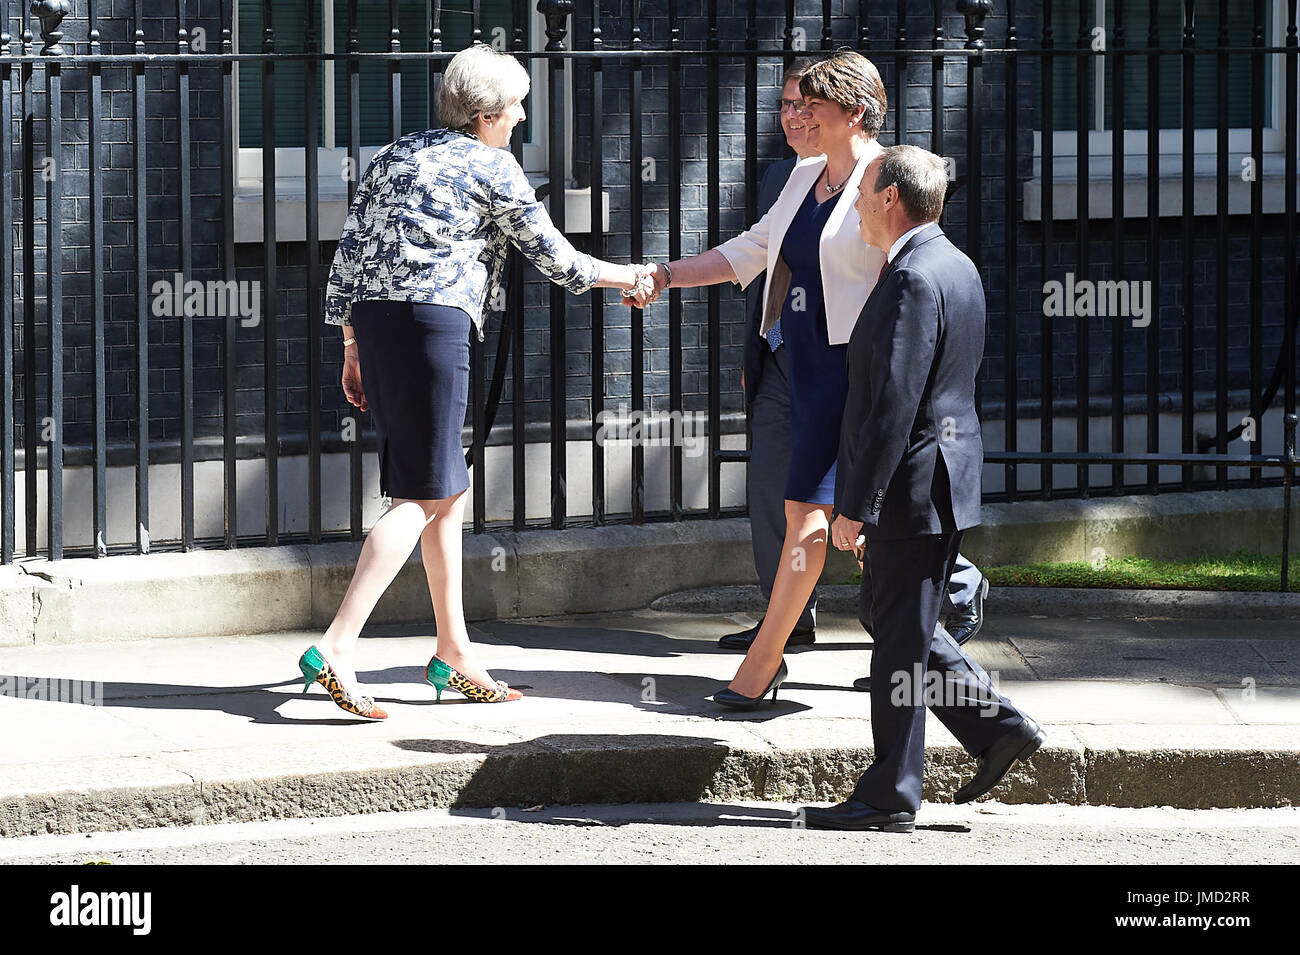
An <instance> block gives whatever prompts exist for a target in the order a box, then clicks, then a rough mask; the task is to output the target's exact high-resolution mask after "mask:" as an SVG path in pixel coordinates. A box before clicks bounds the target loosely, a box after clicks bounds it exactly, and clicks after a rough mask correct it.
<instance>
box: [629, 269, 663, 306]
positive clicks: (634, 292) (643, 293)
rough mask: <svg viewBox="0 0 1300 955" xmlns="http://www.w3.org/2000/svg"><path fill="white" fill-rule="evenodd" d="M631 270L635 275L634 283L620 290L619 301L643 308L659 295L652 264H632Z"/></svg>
mask: <svg viewBox="0 0 1300 955" xmlns="http://www.w3.org/2000/svg"><path fill="white" fill-rule="evenodd" d="M632 271H633V272H634V273H635V275H636V284H635V285H633V286H632V288H630V289H623V290H622V295H621V301H622V303H623V304H624V305H627V306H631V307H635V308H645V307H646V306H647V305H649V304H650V303H651V302H653V301H654V300H655V299H657V298H658V297H659V291H658V289H657V288H656V284H655V281H654V266H652V265H634V266H632Z"/></svg>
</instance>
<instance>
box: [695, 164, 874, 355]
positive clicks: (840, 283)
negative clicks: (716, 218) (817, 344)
mask: <svg viewBox="0 0 1300 955" xmlns="http://www.w3.org/2000/svg"><path fill="white" fill-rule="evenodd" d="M882 150H883V147H882V146H881V145H880V143H879V142H877V141H876V140H874V139H873V140H870V141H869V142H868V143H867V148H866V149H865V150H864V151H863V153H862V155H861V156H859V157H858V164H857V165H856V166H855V167H854V168H853V172H852V174H851V175H850V176H849V178H848V179H846V180H845V182H844V189H843V191H842V192H840V196H839V199H838V200H836V203H835V208H834V209H832V210H831V215H830V218H829V219H828V220H826V227H825V228H824V229H823V230H822V235H821V240H820V242H819V244H818V247H819V249H820V254H821V272H822V295H823V298H824V300H825V302H826V331H827V333H828V335H829V340H830V343H831V344H832V345H843V344H845V343H847V342H848V340H849V336H850V335H852V334H853V326H854V325H855V324H857V321H858V313H859V312H861V311H862V306H863V305H865V304H866V303H867V296H868V295H870V294H871V290H872V289H873V288H875V286H876V279H877V278H878V277H879V276H880V269H881V268H882V267H883V266H884V264H885V253H884V252H882V251H880V250H879V249H877V248H874V247H873V246H869V245H867V244H866V243H865V242H863V241H862V235H861V234H860V233H859V232H858V210H857V209H855V208H854V207H853V204H854V203H855V202H856V201H857V199H858V183H860V182H861V181H862V174H863V173H864V172H865V171H866V168H867V164H868V163H870V162H871V161H872V160H873V159H875V158H876V157H877V156H879V155H880V153H881V151H882ZM825 168H826V157H825V156H813V157H811V158H809V159H802V160H800V161H799V163H798V164H797V165H796V166H795V167H794V169H793V170H791V172H790V178H789V179H788V180H786V184H785V188H784V189H782V190H781V195H780V196H778V197H777V200H776V202H774V203H772V208H771V209H769V210H768V212H767V215H765V216H763V218H762V219H760V220H759V221H758V224H757V225H755V226H752V227H751V228H750V229H748V230H747V231H745V232H742V233H741V234H740V235H738V236H736V237H735V238H734V239H729V240H727V241H726V242H724V243H722V244H721V245H719V246H718V247H717V249H718V251H719V252H721V253H722V254H723V255H724V256H725V257H726V259H727V261H728V262H730V263H731V268H732V271H734V272H735V273H736V278H737V280H738V283H739V285H740V287H741V288H744V287H745V286H747V285H749V283H750V282H752V281H754V278H755V277H756V276H757V275H758V274H759V273H760V272H763V271H764V270H765V269H766V271H767V279H766V281H765V282H764V285H763V312H762V313H761V314H763V315H766V314H767V297H768V295H769V294H770V293H771V286H772V270H773V267H774V266H775V265H776V259H777V256H778V255H779V254H780V252H781V243H782V242H783V241H784V240H785V233H786V230H787V229H789V228H790V223H791V222H792V221H793V220H794V216H795V213H796V212H798V211H799V207H800V206H801V205H803V201H804V198H805V197H806V196H807V195H808V190H809V189H811V188H812V185H813V183H815V182H816V181H817V178H818V177H819V176H820V175H821V174H822V171H823V170H824V169H825ZM762 332H763V334H766V333H767V329H766V328H764V329H763V330H762Z"/></svg>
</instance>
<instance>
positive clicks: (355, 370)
mask: <svg viewBox="0 0 1300 955" xmlns="http://www.w3.org/2000/svg"><path fill="white" fill-rule="evenodd" d="M343 394H345V395H346V396H347V399H348V403H349V404H353V405H356V406H357V407H358V408H360V409H361V410H362V411H367V410H369V408H370V404H369V402H367V401H366V393H365V392H364V391H363V390H362V389H361V359H360V358H359V357H358V356H357V353H356V352H349V351H346V350H345V351H344V352H343Z"/></svg>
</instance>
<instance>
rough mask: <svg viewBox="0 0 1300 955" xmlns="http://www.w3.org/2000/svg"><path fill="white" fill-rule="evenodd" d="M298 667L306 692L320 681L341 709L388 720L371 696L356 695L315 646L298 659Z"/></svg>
mask: <svg viewBox="0 0 1300 955" xmlns="http://www.w3.org/2000/svg"><path fill="white" fill-rule="evenodd" d="M298 669H299V670H301V671H302V675H303V679H304V680H305V681H306V682H305V683H303V685H302V691H303V692H304V693H306V692H307V691H308V690H309V689H311V685H312V684H313V683H319V684H320V685H321V686H323V687H325V689H326V690H328V691H329V695H330V696H331V697H332V698H333V700H334V702H335V703H336V704H337V705H338V706H339V708H340V709H344V710H347V711H348V712H349V713H352V714H354V715H356V716H360V717H364V718H365V719H368V720H386V719H388V713H387V712H385V711H384V710H383V709H382V708H381V707H379V706H377V705H376V704H375V701H374V699H372V698H371V697H369V696H354V695H353V694H351V693H349V692H348V690H347V688H346V687H345V686H344V685H343V683H342V682H341V681H340V680H339V677H338V674H337V673H335V672H334V668H333V667H332V666H330V665H329V661H328V660H326V659H325V657H323V656H322V655H321V652H320V651H319V650H317V649H316V648H315V647H308V648H307V652H306V653H304V654H303V655H302V656H301V657H300V658H299V659H298Z"/></svg>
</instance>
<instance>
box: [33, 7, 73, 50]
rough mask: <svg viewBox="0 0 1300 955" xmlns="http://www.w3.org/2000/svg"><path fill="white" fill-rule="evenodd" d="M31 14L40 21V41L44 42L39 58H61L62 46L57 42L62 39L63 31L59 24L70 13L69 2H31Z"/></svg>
mask: <svg viewBox="0 0 1300 955" xmlns="http://www.w3.org/2000/svg"><path fill="white" fill-rule="evenodd" d="M31 12H32V13H33V14H35V15H36V16H37V17H38V18H39V19H40V21H41V39H42V40H44V41H45V46H44V47H42V48H41V56H62V55H63V46H62V44H60V43H59V41H60V40H62V39H63V31H62V30H60V29H59V24H60V23H62V22H63V18H64V17H66V16H67V15H68V14H69V13H71V12H72V3H71V0H33V3H32V6H31Z"/></svg>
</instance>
